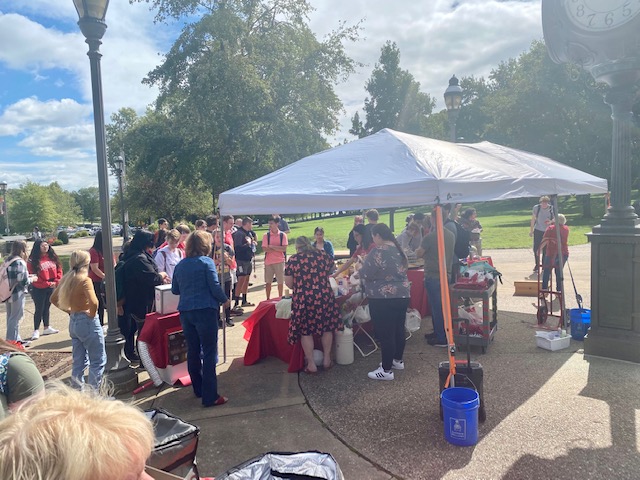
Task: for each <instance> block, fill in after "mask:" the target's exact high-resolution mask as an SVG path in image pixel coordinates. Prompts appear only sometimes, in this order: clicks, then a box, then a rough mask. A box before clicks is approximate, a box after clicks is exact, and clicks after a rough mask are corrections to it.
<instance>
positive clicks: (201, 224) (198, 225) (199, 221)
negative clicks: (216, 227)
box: [194, 218, 207, 230]
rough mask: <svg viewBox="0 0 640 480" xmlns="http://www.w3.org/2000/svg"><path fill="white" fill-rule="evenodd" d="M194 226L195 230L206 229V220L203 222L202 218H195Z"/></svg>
mask: <svg viewBox="0 0 640 480" xmlns="http://www.w3.org/2000/svg"><path fill="white" fill-rule="evenodd" d="M194 226H195V227H196V230H206V229H207V222H205V221H204V220H203V219H201V218H199V219H197V220H196V223H195V224H194Z"/></svg>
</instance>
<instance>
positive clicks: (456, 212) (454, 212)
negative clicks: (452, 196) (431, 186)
mask: <svg viewBox="0 0 640 480" xmlns="http://www.w3.org/2000/svg"><path fill="white" fill-rule="evenodd" d="M460 209H462V204H461V203H456V204H455V205H454V206H453V207H452V208H451V211H450V212H449V218H450V219H451V220H453V221H454V222H457V221H458V219H459V218H460Z"/></svg>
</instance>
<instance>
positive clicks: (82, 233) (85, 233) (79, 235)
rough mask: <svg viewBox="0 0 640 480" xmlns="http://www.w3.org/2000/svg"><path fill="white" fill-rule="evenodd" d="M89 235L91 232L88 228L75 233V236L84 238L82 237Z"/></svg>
mask: <svg viewBox="0 0 640 480" xmlns="http://www.w3.org/2000/svg"><path fill="white" fill-rule="evenodd" d="M88 236H89V232H87V231H86V230H79V231H77V232H76V233H74V234H73V238H82V237H88Z"/></svg>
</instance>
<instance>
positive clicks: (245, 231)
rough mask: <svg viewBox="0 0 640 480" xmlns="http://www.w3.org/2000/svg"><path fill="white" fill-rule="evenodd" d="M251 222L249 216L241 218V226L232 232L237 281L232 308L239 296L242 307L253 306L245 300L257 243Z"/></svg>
mask: <svg viewBox="0 0 640 480" xmlns="http://www.w3.org/2000/svg"><path fill="white" fill-rule="evenodd" d="M252 223H253V219H252V218H251V217H244V218H243V219H242V227H241V228H239V229H238V230H236V232H235V233H234V234H233V249H234V251H235V253H236V262H237V264H238V269H237V271H236V275H237V276H238V283H237V284H236V298H235V301H236V304H235V305H234V308H235V307H237V306H238V303H239V301H240V297H241V296H242V305H241V306H242V307H253V306H255V304H253V303H251V302H248V301H247V290H248V288H249V278H250V276H251V270H252V268H251V261H252V260H253V257H254V256H255V252H256V246H257V244H258V242H257V240H256V234H255V232H254V231H253V230H252V228H253V225H252Z"/></svg>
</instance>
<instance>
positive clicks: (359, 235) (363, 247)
mask: <svg viewBox="0 0 640 480" xmlns="http://www.w3.org/2000/svg"><path fill="white" fill-rule="evenodd" d="M352 231H353V238H354V239H355V241H356V242H357V243H358V248H356V251H355V252H353V255H351V258H349V260H347V261H346V262H344V263H343V264H342V265H341V266H340V268H338V270H336V272H335V273H334V274H333V276H334V277H338V276H339V275H340V274H341V273H342V272H344V271H346V270H348V269H349V267H350V266H351V265H353V264H354V263H355V262H357V261H358V259H359V258H361V257H364V256H365V255H367V254H368V253H369V252H370V251H371V249H372V248H373V247H375V244H374V243H373V241H369V237H367V230H366V227H365V226H364V225H363V224H362V223H360V224H358V225H356V226H355V227H353V230H352Z"/></svg>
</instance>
